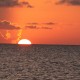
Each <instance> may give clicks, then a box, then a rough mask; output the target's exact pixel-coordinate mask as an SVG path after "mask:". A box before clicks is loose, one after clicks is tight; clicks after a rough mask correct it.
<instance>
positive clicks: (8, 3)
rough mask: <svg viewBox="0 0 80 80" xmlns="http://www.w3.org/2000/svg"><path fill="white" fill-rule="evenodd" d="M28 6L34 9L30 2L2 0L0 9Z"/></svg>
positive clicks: (0, 0)
mask: <svg viewBox="0 0 80 80" xmlns="http://www.w3.org/2000/svg"><path fill="white" fill-rule="evenodd" d="M15 6H27V7H28V8H33V6H32V5H31V4H30V3H29V2H19V0H0V7H15Z"/></svg>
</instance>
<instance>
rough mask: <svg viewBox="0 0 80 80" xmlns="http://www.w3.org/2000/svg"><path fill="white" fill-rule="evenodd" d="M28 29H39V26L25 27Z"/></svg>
mask: <svg viewBox="0 0 80 80" xmlns="http://www.w3.org/2000/svg"><path fill="white" fill-rule="evenodd" d="M25 27H26V28H27V29H39V27H37V26H25Z"/></svg>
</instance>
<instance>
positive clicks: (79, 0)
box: [56, 0, 80, 6]
mask: <svg viewBox="0 0 80 80" xmlns="http://www.w3.org/2000/svg"><path fill="white" fill-rule="evenodd" d="M56 4H69V5H74V6H80V0H59V1H58V2H57V3H56Z"/></svg>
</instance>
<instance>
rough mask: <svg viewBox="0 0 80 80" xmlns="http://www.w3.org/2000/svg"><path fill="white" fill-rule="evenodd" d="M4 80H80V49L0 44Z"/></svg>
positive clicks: (76, 47) (66, 46) (78, 47)
mask: <svg viewBox="0 0 80 80" xmlns="http://www.w3.org/2000/svg"><path fill="white" fill-rule="evenodd" d="M0 80H80V46H68V45H36V44H35V45H18V44H0Z"/></svg>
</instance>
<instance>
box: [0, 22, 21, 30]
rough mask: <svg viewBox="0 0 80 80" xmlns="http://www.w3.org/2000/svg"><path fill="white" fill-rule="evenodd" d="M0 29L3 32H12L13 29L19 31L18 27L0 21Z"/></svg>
mask: <svg viewBox="0 0 80 80" xmlns="http://www.w3.org/2000/svg"><path fill="white" fill-rule="evenodd" d="M0 29H4V30H14V29H17V30H18V29H20V27H16V26H14V25H12V24H11V23H10V22H8V21H1V22H0Z"/></svg>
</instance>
